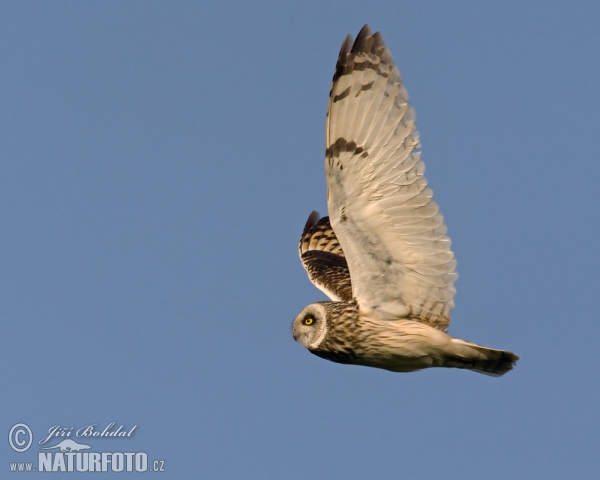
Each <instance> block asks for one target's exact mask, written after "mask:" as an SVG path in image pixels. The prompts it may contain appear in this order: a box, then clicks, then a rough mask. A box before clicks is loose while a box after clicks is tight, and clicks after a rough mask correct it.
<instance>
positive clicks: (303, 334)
mask: <svg viewBox="0 0 600 480" xmlns="http://www.w3.org/2000/svg"><path fill="white" fill-rule="evenodd" d="M325 143H326V145H325V172H326V178H327V207H328V210H329V216H326V217H323V218H320V217H319V215H318V214H317V213H316V212H313V213H312V214H311V215H310V216H309V218H308V220H307V222H306V225H305V227H304V230H303V232H302V235H301V237H300V244H299V249H298V252H299V256H300V260H301V262H302V265H303V266H304V268H305V270H306V272H307V273H308V277H309V279H310V280H311V282H312V283H313V284H314V285H315V286H316V287H317V288H319V289H320V290H322V291H323V292H324V293H325V294H327V295H328V296H329V298H330V299H331V300H333V301H331V302H317V303H313V304H311V305H308V306H307V307H306V308H304V310H302V312H300V314H299V315H298V316H297V317H296V319H295V320H294V322H293V325H292V333H293V336H294V339H295V340H296V341H298V342H299V343H300V344H301V345H303V346H304V347H306V348H307V349H308V350H309V351H310V352H311V353H313V354H315V355H317V356H319V357H322V358H325V359H327V360H331V361H333V362H337V363H343V364H354V365H363V366H367V367H375V368H382V369H386V370H390V371H393V372H411V371H415V370H421V369H424V368H428V367H454V368H463V369H469V370H473V371H475V372H479V373H485V374H489V375H494V376H500V375H503V374H504V373H506V372H507V371H509V370H510V369H512V367H513V366H514V364H515V362H516V361H517V360H518V358H519V357H517V356H516V355H514V354H513V353H511V352H507V351H503V350H494V349H490V348H486V347H482V346H479V345H477V344H474V343H470V342H466V341H464V340H460V339H456V338H453V337H451V336H450V335H448V334H447V333H446V330H447V328H448V325H449V324H450V312H451V310H452V309H453V308H454V293H455V288H454V282H455V280H456V278H457V273H456V271H455V270H456V260H455V258H454V254H453V252H452V250H451V248H450V247H451V242H450V238H449V237H448V235H447V233H446V226H445V224H444V222H443V217H442V215H441V213H440V211H439V206H438V204H437V203H436V202H435V201H434V200H433V192H432V190H431V189H430V188H429V186H428V184H427V180H426V178H425V175H424V172H425V166H424V163H423V161H422V160H421V155H420V151H419V148H420V143H419V135H418V132H417V130H416V124H415V114H414V111H413V109H412V108H411V106H410V105H409V103H408V94H407V92H406V89H405V88H404V86H403V84H402V79H401V77H400V73H399V72H398V69H397V68H396V66H395V65H394V62H393V59H392V56H391V54H390V52H389V50H388V49H387V47H386V46H385V43H384V41H383V37H382V36H381V34H380V33H379V32H376V33H374V34H371V31H370V29H369V27H368V25H365V27H364V28H363V29H362V30H361V31H360V33H359V34H358V36H357V38H356V40H355V41H354V42H352V39H351V38H350V37H349V36H348V37H346V40H345V41H344V43H343V45H342V48H341V50H340V54H339V57H338V62H337V65H336V68H335V73H334V76H333V83H332V86H331V91H330V97H329V106H328V109H327V120H326V133H325Z"/></svg>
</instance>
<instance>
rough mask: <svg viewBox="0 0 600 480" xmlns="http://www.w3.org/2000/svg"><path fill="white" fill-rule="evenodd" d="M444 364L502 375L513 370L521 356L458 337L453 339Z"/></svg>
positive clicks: (485, 373)
mask: <svg viewBox="0 0 600 480" xmlns="http://www.w3.org/2000/svg"><path fill="white" fill-rule="evenodd" d="M444 360H445V361H444V364H445V365H444V366H446V367H454V368H466V369H467V370H472V371H473V372H477V373H483V374H484V375H491V376H492V377H500V376H502V375H504V374H505V373H506V372H508V371H510V370H512V368H513V367H514V366H515V363H516V362H517V360H519V357H518V356H517V355H515V354H514V353H512V352H507V351H505V350H494V349H493V348H486V347H482V346H480V345H477V344H475V343H471V342H466V341H464V340H460V339H458V338H453V339H452V348H451V351H450V352H448V353H447V354H446V355H445V358H444Z"/></svg>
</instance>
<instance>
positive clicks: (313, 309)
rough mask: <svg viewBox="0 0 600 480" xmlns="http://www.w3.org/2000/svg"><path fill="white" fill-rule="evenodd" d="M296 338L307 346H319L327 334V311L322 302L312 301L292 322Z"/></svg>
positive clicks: (293, 333)
mask: <svg viewBox="0 0 600 480" xmlns="http://www.w3.org/2000/svg"><path fill="white" fill-rule="evenodd" d="M292 335H293V336H294V340H296V341H297V342H298V343H299V344H301V345H302V346H304V347H306V348H311V349H312V348H317V347H318V346H319V344H320V343H321V342H322V341H323V339H324V338H325V335H327V311H326V310H325V307H324V305H323V304H322V303H311V304H310V305H309V306H308V307H305V308H304V310H302V311H301V312H300V314H299V315H298V316H297V317H296V318H295V320H294V323H292Z"/></svg>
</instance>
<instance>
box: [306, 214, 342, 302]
mask: <svg viewBox="0 0 600 480" xmlns="http://www.w3.org/2000/svg"><path fill="white" fill-rule="evenodd" d="M298 254H299V255H300V261H301V262H302V265H303V266H304V269H305V270H306V273H308V278H309V279H310V281H311V282H312V283H313V284H314V285H315V286H316V287H317V288H318V289H319V290H321V291H322V292H323V293H325V295H327V296H328V297H329V298H331V299H332V300H335V301H339V302H351V301H352V283H351V282H350V270H348V263H347V262H346V259H345V258H344V252H343V251H342V247H341V246H340V242H338V239H337V238H336V236H335V233H334V232H333V229H332V228H331V225H330V224H329V217H323V218H321V219H319V214H318V213H317V212H312V213H311V214H310V216H309V217H308V220H307V221H306V225H305V226H304V230H303V231H302V235H301V236H300V243H299V245H298Z"/></svg>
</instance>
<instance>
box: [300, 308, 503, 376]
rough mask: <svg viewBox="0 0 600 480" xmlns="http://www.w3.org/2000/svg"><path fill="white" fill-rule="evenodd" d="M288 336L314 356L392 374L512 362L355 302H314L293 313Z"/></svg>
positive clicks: (494, 371)
mask: <svg viewBox="0 0 600 480" xmlns="http://www.w3.org/2000/svg"><path fill="white" fill-rule="evenodd" d="M307 318H308V319H310V320H309V322H308V323H309V324H308V325H306V323H307V322H306V319H307ZM292 334H293V336H294V339H295V340H296V341H298V342H299V343H300V344H302V345H303V346H305V347H307V348H308V350H309V351H310V352H311V353H312V354H314V355H317V356H318V357H321V358H324V359H326V360H330V361H332V362H336V363H341V364H351V365H362V366H365V367H374V368H381V369H384V370H389V371H392V372H414V371H416V370H422V369H424V368H429V367H453V368H464V369H469V370H473V371H476V372H479V373H485V374H488V375H492V376H494V375H501V374H502V373H505V371H508V370H506V369H507V368H508V369H510V368H512V362H513V361H514V355H513V354H512V353H510V352H505V351H502V350H494V349H490V348H486V347H482V346H480V345H477V344H474V343H471V342H466V341H464V340H460V339H456V338H453V337H451V336H450V335H448V334H446V333H444V332H442V331H440V330H438V329H436V328H433V327H430V326H429V325H426V324H423V323H420V322H416V321H414V320H409V319H402V318H400V319H396V320H382V319H379V318H373V317H371V316H370V315H366V314H363V313H362V312H360V310H359V308H358V306H357V305H356V304H354V303H343V302H317V303H313V304H311V305H309V306H308V307H306V308H305V309H304V310H303V311H302V312H300V314H299V315H298V316H297V317H296V319H295V320H294V323H293V324H292ZM509 367H510V368H509Z"/></svg>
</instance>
